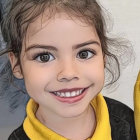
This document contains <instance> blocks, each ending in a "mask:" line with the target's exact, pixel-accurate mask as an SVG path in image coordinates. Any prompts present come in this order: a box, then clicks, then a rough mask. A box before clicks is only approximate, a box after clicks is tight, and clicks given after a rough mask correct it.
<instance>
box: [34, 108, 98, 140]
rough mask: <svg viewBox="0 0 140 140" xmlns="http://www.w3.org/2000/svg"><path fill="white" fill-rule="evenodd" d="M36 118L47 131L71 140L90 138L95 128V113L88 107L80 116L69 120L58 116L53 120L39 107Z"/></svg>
mask: <svg viewBox="0 0 140 140" xmlns="http://www.w3.org/2000/svg"><path fill="white" fill-rule="evenodd" d="M36 117H37V118H38V120H40V122H41V123H42V124H44V125H45V126H46V127H48V128H49V129H51V130H53V131H54V132H56V133H58V134H60V135H62V136H64V137H65V138H68V139H71V140H77V139H78V140H84V139H86V138H89V137H91V136H92V135H93V133H94V130H95V127H96V118H95V113H94V110H93V108H92V107H91V106H90V105H89V106H88V107H87V108H86V110H85V111H84V112H83V113H81V114H80V115H78V116H74V117H70V118H66V117H60V116H57V117H56V116H55V118H53V117H52V115H49V113H48V112H47V113H44V112H43V111H42V109H41V108H40V107H39V108H38V110H37V112H36ZM56 118H57V119H56Z"/></svg>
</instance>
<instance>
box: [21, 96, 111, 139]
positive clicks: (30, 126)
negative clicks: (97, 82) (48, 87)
mask: <svg viewBox="0 0 140 140" xmlns="http://www.w3.org/2000/svg"><path fill="white" fill-rule="evenodd" d="M91 105H92V107H93V108H94V110H95V114H96V118H97V126H96V129H95V132H94V134H93V136H92V137H91V138H88V140H103V139H104V140H111V127H110V121H109V113H108V108H107V104H106V102H105V100H104V98H103V96H102V95H101V94H98V95H97V96H96V97H95V98H94V99H93V100H92V101H91ZM37 108H38V105H37V104H36V103H35V102H34V100H33V99H30V100H29V102H28V104H27V108H26V111H27V117H26V118H25V120H24V123H23V128H24V131H25V133H26V135H27V136H28V137H29V138H30V139H31V140H38V139H41V140H46V139H47V140H67V139H66V138H64V137H63V136H61V135H59V134H56V133H55V132H53V131H52V130H50V129H49V128H47V127H46V126H44V125H43V124H42V123H41V122H40V121H39V120H38V119H37V118H36V116H35V112H36V110H37Z"/></svg>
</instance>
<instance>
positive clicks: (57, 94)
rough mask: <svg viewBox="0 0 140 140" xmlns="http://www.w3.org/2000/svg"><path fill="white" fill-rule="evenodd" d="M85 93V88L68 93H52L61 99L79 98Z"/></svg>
mask: <svg viewBox="0 0 140 140" xmlns="http://www.w3.org/2000/svg"><path fill="white" fill-rule="evenodd" d="M84 91H85V88H83V89H80V90H75V91H71V92H70V91H67V92H60V91H59V92H51V93H53V94H54V95H56V96H59V97H63V98H69V97H76V96H79V95H81V94H82V93H83V92H84Z"/></svg>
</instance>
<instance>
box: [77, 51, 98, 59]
mask: <svg viewBox="0 0 140 140" xmlns="http://www.w3.org/2000/svg"><path fill="white" fill-rule="evenodd" d="M94 54H95V53H94V52H92V51H89V50H84V51H81V52H79V54H78V55H79V56H78V57H79V58H81V59H89V58H91V57H92V56H93V55H94Z"/></svg>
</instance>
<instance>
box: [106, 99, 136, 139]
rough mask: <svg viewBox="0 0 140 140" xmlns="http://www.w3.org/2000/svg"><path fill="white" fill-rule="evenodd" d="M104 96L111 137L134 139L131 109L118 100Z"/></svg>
mask: <svg viewBox="0 0 140 140" xmlns="http://www.w3.org/2000/svg"><path fill="white" fill-rule="evenodd" d="M104 98H105V101H106V103H107V106H108V111H109V117H110V124H111V131H112V132H111V133H112V137H118V140H136V132H135V123H134V112H133V110H132V109H131V108H130V107H128V106H127V105H125V104H123V103H121V102H119V101H116V100H114V99H110V98H108V97H104ZM116 140H117V138H116Z"/></svg>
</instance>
